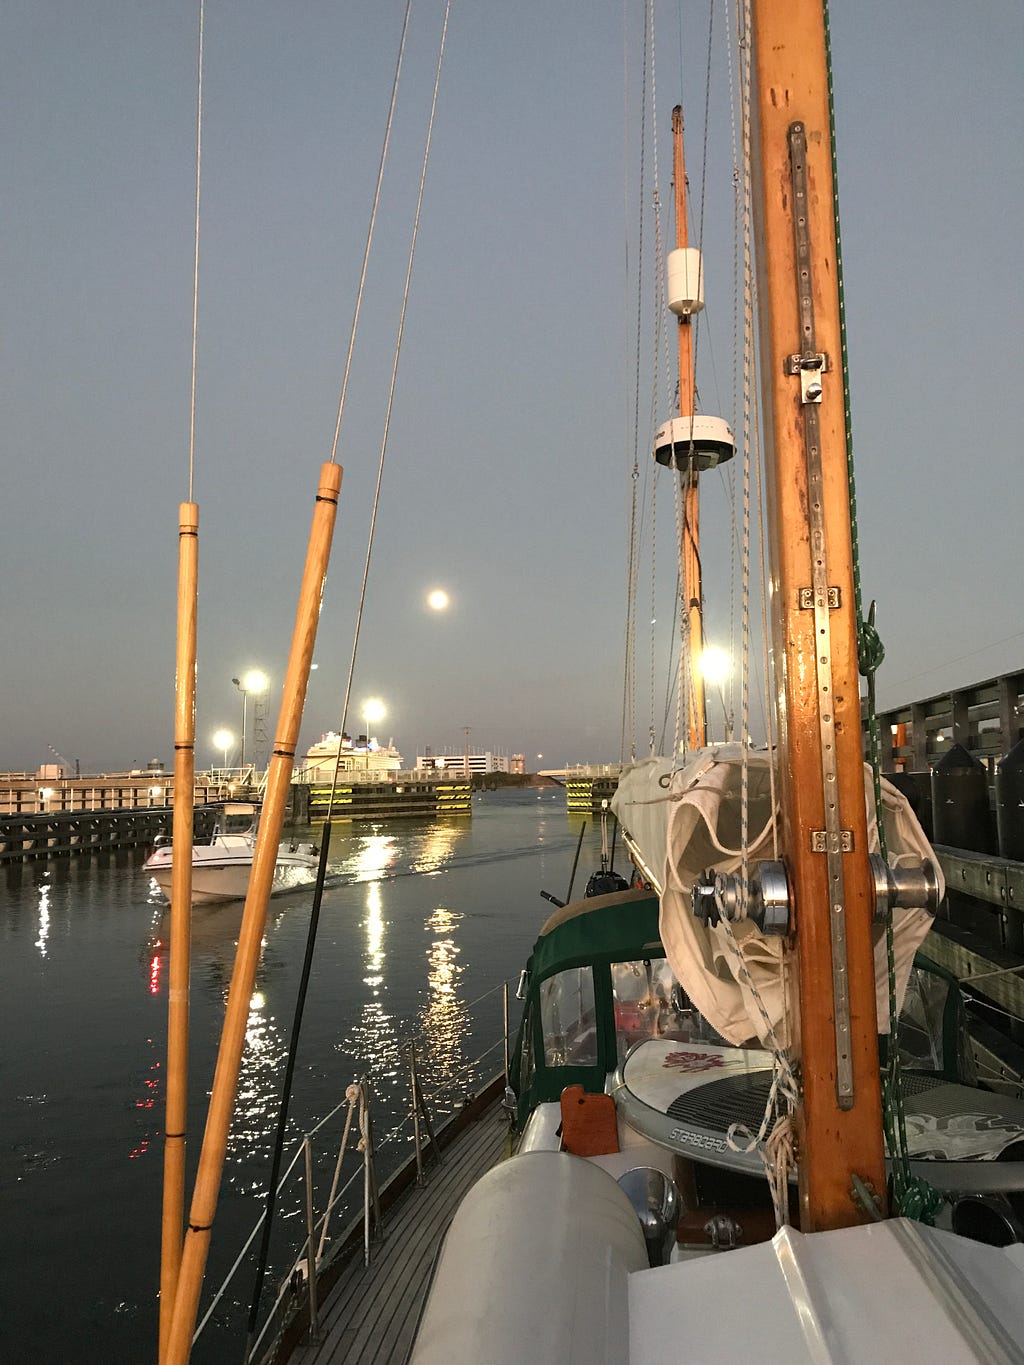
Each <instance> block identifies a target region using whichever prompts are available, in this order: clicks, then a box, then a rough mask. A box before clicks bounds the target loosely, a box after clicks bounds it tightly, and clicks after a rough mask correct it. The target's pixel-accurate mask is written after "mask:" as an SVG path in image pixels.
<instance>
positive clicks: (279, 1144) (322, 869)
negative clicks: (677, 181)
mask: <svg viewBox="0 0 1024 1365" xmlns="http://www.w3.org/2000/svg"><path fill="white" fill-rule="evenodd" d="M410 8H411V0H409V3H408V5H407V7H406V16H405V23H404V24H403V27H402V38H401V45H400V50H399V59H398V67H397V69H396V73H395V87H394V89H393V91H392V102H391V108H390V109H389V112H388V124H387V131H386V133H385V150H386V146H387V141H388V138H389V137H390V133H391V122H392V116H393V113H394V104H395V95H396V93H397V87H398V73H399V71H400V69H401V59H402V50H403V49H404V46H405V37H406V31H407V27H408V18H409V10H410ZM450 10H451V0H446V4H445V11H444V20H443V23H442V28H441V41H440V46H439V50H438V57H437V69H436V72H435V75H434V90H433V95H432V98H431V104H430V117H429V119H428V122H427V136H426V144H425V147H424V151H423V164H422V168H421V170H420V182H419V190H418V193H417V198H416V212H415V215H414V218H413V229H412V236H411V241H410V246H409V257H408V263H407V266H406V274H405V285H404V288H403V292H402V306H401V312H400V317H399V324H398V333H397V336H396V339H395V353H394V360H393V363H392V368H391V381H390V386H389V390H388V402H387V412H386V416H385V422H384V432H383V436H382V439H381V449H380V459H379V463H378V468H377V485H376V489H375V492H374V500H373V510H372V514H371V517H370V530H369V535H368V538H367V546H366V561H365V565H364V568H363V580H362V585H361V589H360V594H359V606H358V610H357V614H356V625H355V631H354V637H353V642H352V657H351V661H350V664H349V672H348V678H347V680H346V684H345V700H344V705H343V708H342V718H341V730H340V732H339V733H340V734H343V733H344V729H345V723H346V719H347V716H348V706H349V700H350V697H351V693H352V679H353V675H354V672H355V665H356V657H357V652H358V646H359V631H360V626H361V623H362V617H363V606H364V603H365V600H366V584H367V579H368V577H369V573H370V561H371V557H372V553H373V541H374V532H375V528H376V521H377V509H378V506H379V502H380V489H381V481H382V479H383V475H384V460H385V456H386V454H387V444H388V433H389V430H390V423H391V413H392V408H393V404H394V395H395V384H396V381H397V378H398V363H399V358H400V355H401V349H402V337H403V334H404V330H405V317H406V311H407V308H408V302H409V289H410V284H411V281H412V270H413V262H414V259H415V253H416V241H417V237H418V235H419V225H420V214H421V210H422V206H423V194H424V189H425V186H426V178H427V165H428V162H429V159H430V147H431V142H432V140H433V131H434V118H435V114H436V111H437V97H438V91H439V89H440V84H441V70H442V66H443V62H444V51H445V42H446V39H447V35H448V18H449V13H450ZM384 160H385V157H384V156H383V155H382V157H381V174H382V173H383V167H384ZM379 196H380V177H378V182H377V190H376V193H375V196H374V204H373V210H372V215H371V231H370V233H369V235H368V238H367V252H368V251H369V244H370V240H371V239H372V235H373V233H372V219H373V218H374V217H375V216H376V212H377V204H378V201H379ZM365 270H366V260H365V259H364V262H363V279H361V280H360V295H361V293H362V285H363V280H364V279H365ZM358 311H359V308H358V304H357V307H356V318H358ZM355 326H356V319H353V325H352V341H354V338H355ZM351 357H352V342H351V341H350V347H349V356H348V361H347V362H346V367H345V378H344V382H343V386H342V400H341V403H340V404H339V409H338V427H337V428H336V429H335V448H336V446H337V439H338V430H339V429H340V423H341V412H342V408H343V406H344V385H345V384H347V382H348V373H349V363H350V362H351ZM332 458H333V454H332ZM340 769H341V741H340V739H339V742H338V755H337V758H336V760H335V765H334V779H333V781H332V784H331V793H330V797H329V799H328V803H327V812H326V815H325V817H324V833H323V840H322V845H321V850H320V863H319V867H318V869H317V881H316V888H315V891H314V894H313V905H312V910H311V914H310V921H309V929H308V931H307V937H306V951H305V957H304V961H303V967H302V977H301V980H300V983H299V991H298V996H297V999H296V1004H295V1015H294V1018H293V1022H292V1029H291V1036H290V1039H289V1048H288V1060H287V1064H286V1069H285V1079H284V1084H283V1088H282V1099H281V1107H280V1111H279V1115H278V1128H277V1137H276V1141H275V1145H274V1157H273V1163H272V1169H271V1175H270V1178H269V1180H268V1185H267V1209H266V1221H265V1223H264V1226H263V1238H262V1242H261V1247H260V1256H259V1262H258V1265H257V1272H256V1281H255V1285H254V1288H253V1296H252V1301H251V1304H250V1311H249V1320H248V1328H247V1332H248V1340H249V1343H250V1344H251V1343H252V1341H253V1340H254V1339H255V1330H256V1322H257V1320H258V1316H259V1303H260V1298H261V1295H262V1288H263V1280H264V1276H265V1274H266V1265H267V1260H268V1258H269V1251H270V1234H271V1228H272V1223H273V1214H274V1204H275V1197H276V1190H277V1183H278V1172H279V1170H280V1163H281V1156H282V1153H283V1150H284V1138H285V1129H286V1126H287V1121H288V1103H289V1099H290V1095H291V1085H292V1078H293V1076H294V1071H295V1061H296V1057H297V1055H298V1045H299V1037H300V1034H301V1030H302V1019H303V1014H304V1010H305V1001H306V994H307V990H308V986H309V978H310V975H311V971H312V961H313V952H314V948H315V944H316V935H317V928H318V926H319V920H320V907H321V904H322V901H323V889H324V879H325V877H326V874H327V850H328V848H329V846H330V831H331V819H332V815H333V810H334V799H335V793H336V790H337V785H338V775H339V772H340ZM246 1358H247V1359H248V1355H247V1357H246Z"/></svg>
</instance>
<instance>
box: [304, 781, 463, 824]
mask: <svg viewBox="0 0 1024 1365" xmlns="http://www.w3.org/2000/svg"><path fill="white" fill-rule="evenodd" d="M305 791H306V793H307V794H306V797H305V805H303V796H302V784H295V785H294V786H293V794H294V797H295V803H294V808H295V818H296V820H297V821H299V822H300V823H308V824H311V825H312V824H317V823H318V822H321V821H323V820H325V819H326V817H327V808H328V804H329V802H330V796H331V786H330V783H317V784H316V785H315V786H314V785H310V786H309V787H307V788H305ZM303 809H304V811H305V813H304V814H303V813H302V812H303ZM472 809H473V793H472V789H471V779H470V778H467V777H465V776H463V775H459V776H454V777H443V778H442V777H438V776H437V773H436V770H434V769H426V768H424V769H416V770H414V771H410V772H396V773H389V774H388V775H387V777H386V778H385V777H384V776H383V775H379V774H374V773H371V774H369V775H365V776H364V775H363V774H355V773H351V772H345V773H342V774H340V778H339V782H338V786H337V788H336V790H335V793H334V803H333V806H332V810H331V821H332V823H333V822H334V821H336V820H337V821H344V820H406V819H416V818H417V817H418V818H420V819H426V820H433V819H436V818H437V817H438V816H456V815H458V816H466V815H470V814H471V813H472Z"/></svg>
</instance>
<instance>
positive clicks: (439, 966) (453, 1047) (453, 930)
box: [420, 905, 469, 1089]
mask: <svg viewBox="0 0 1024 1365" xmlns="http://www.w3.org/2000/svg"><path fill="white" fill-rule="evenodd" d="M462 919H463V916H462V914H461V913H460V912H459V911H453V910H449V909H447V908H446V907H444V906H440V905H439V906H437V907H436V908H435V910H434V911H433V913H432V914H431V915H429V916H428V918H427V920H426V923H425V926H424V927H425V929H426V931H427V933H428V934H429V935H432V937H431V938H430V941H429V944H428V947H427V989H428V992H429V994H428V997H427V1002H426V1004H425V1005H424V1007H423V1008H422V1009H421V1011H420V1024H421V1027H422V1033H423V1038H424V1043H425V1046H426V1056H425V1058H424V1061H425V1063H426V1071H427V1081H428V1085H429V1088H430V1089H435V1088H436V1087H439V1086H450V1085H451V1084H452V1083H453V1082H454V1081H456V1080H458V1079H459V1078H460V1076H461V1073H462V1072H463V1070H464V1067H465V1063H466V1057H465V1053H464V1050H463V1045H464V1041H465V1033H466V1025H467V1024H468V1022H469V1011H468V1009H467V1008H466V1000H465V998H464V994H463V985H464V977H465V967H464V966H463V965H462V964H461V963H460V962H459V960H458V959H459V953H460V948H459V946H458V943H457V942H456V935H457V933H458V930H459V926H460V924H461V922H462Z"/></svg>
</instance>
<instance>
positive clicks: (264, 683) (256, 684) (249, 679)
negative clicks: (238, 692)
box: [242, 668, 270, 695]
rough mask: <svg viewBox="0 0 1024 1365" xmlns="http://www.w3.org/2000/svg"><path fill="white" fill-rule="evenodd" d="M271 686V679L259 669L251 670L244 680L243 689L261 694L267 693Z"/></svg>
mask: <svg viewBox="0 0 1024 1365" xmlns="http://www.w3.org/2000/svg"><path fill="white" fill-rule="evenodd" d="M269 686H270V679H269V678H268V677H267V675H266V674H265V673H264V672H262V671H261V670H260V669H258V668H250V669H249V671H248V673H246V674H245V676H244V677H243V678H242V687H243V688H244V689H245V691H246V692H252V693H255V694H257V695H258V694H259V693H261V692H265V691H266V690H267V688H268V687H269Z"/></svg>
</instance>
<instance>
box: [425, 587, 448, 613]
mask: <svg viewBox="0 0 1024 1365" xmlns="http://www.w3.org/2000/svg"><path fill="white" fill-rule="evenodd" d="M447 605H448V594H447V593H446V592H445V590H444V589H443V588H434V590H433V591H432V592H430V593H428V594H427V606H428V607H429V608H430V609H431V611H444V609H445V608H446V607H447Z"/></svg>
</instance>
